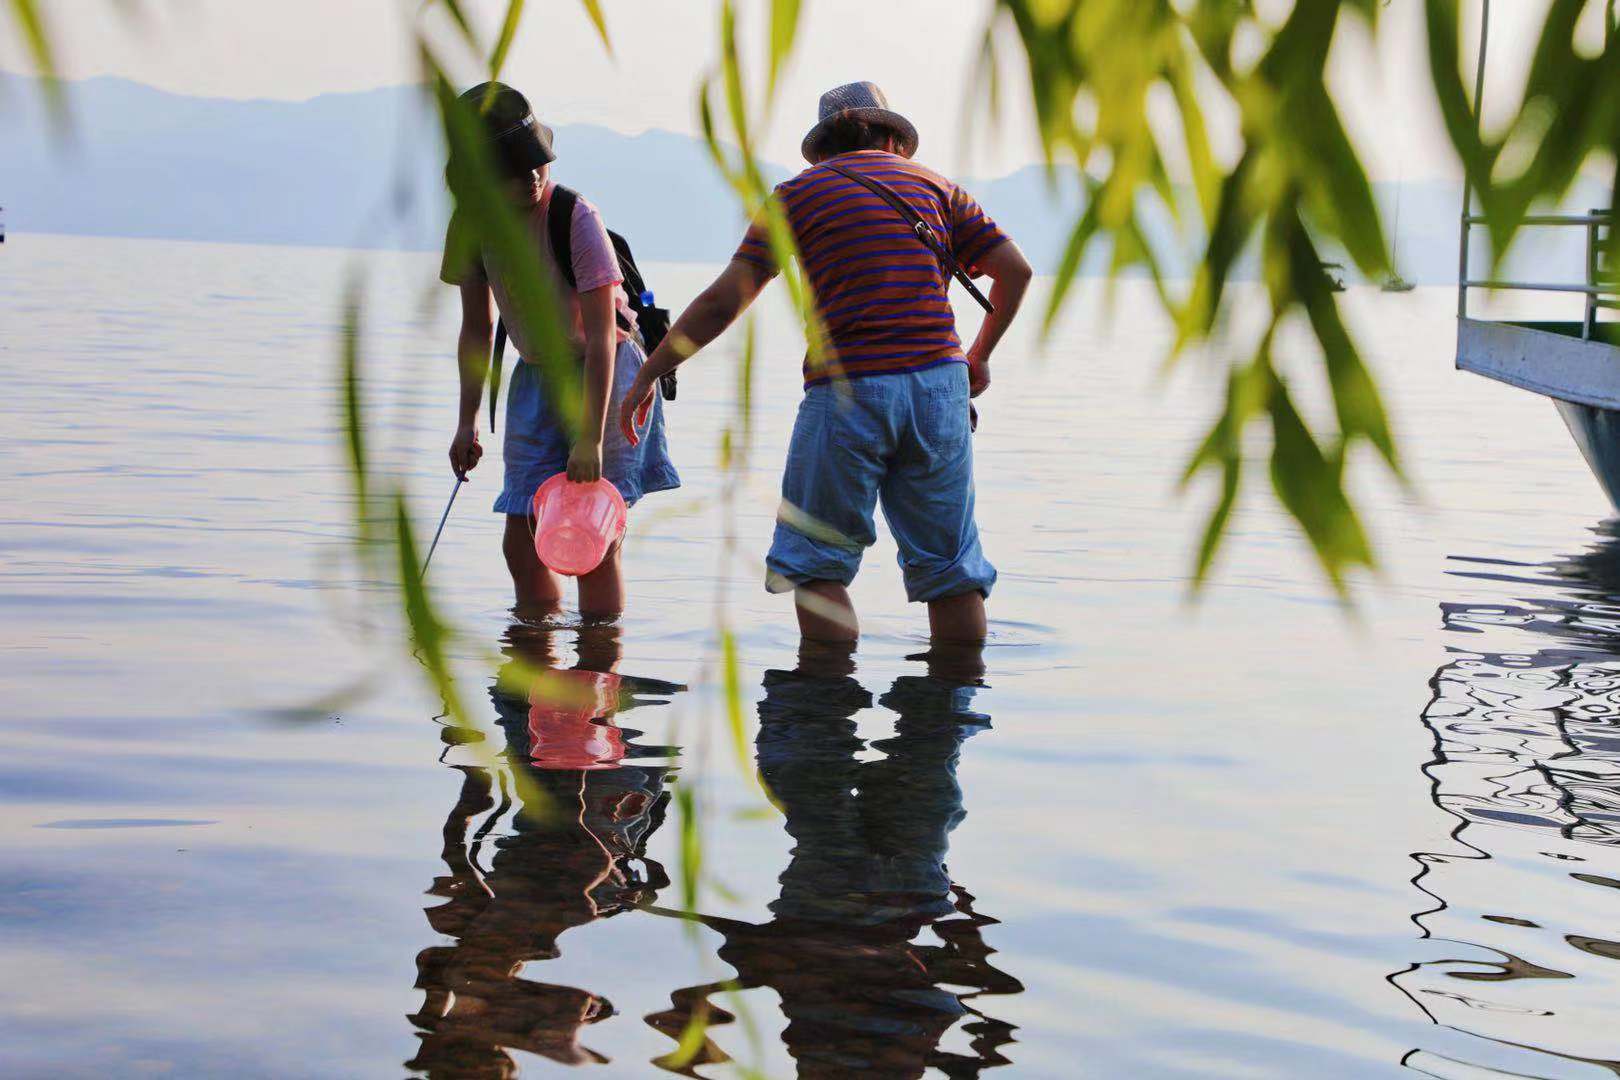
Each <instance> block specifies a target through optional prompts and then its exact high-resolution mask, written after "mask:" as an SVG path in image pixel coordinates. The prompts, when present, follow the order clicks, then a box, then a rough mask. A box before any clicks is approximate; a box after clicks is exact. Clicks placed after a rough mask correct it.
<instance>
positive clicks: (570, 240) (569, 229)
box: [546, 184, 579, 290]
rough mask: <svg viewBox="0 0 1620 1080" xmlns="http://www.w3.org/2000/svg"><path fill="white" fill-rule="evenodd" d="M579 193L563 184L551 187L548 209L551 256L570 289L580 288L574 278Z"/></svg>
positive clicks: (547, 220) (547, 227)
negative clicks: (576, 215) (575, 222)
mask: <svg viewBox="0 0 1620 1080" xmlns="http://www.w3.org/2000/svg"><path fill="white" fill-rule="evenodd" d="M578 205H579V192H577V191H575V190H574V189H573V188H566V187H563V186H562V185H561V184H553V185H551V204H550V206H548V207H547V208H546V232H547V234H548V235H549V236H550V237H551V255H552V258H554V259H555V260H556V261H557V269H558V270H561V271H562V276H563V280H564V281H566V282H568V287H569V288H570V289H576V290H577V289H578V288H579V279H578V278H576V277H575V276H574V208H575V207H576V206H578Z"/></svg>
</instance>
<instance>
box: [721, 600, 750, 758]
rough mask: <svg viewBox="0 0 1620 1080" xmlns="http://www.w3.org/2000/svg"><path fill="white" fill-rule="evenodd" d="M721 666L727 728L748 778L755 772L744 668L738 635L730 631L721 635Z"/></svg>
mask: <svg viewBox="0 0 1620 1080" xmlns="http://www.w3.org/2000/svg"><path fill="white" fill-rule="evenodd" d="M720 664H721V669H722V673H723V674H722V678H723V682H724V685H725V690H726V726H727V728H728V729H729V730H730V732H731V747H732V749H733V750H734V751H735V752H736V754H737V765H738V767H740V768H741V769H742V771H743V775H745V776H746V775H748V774H749V773H751V772H753V762H752V760H751V758H752V754H751V750H752V748H751V747H750V746H749V744H748V729H747V726H746V725H745V724H744V722H743V696H742V668H741V665H740V664H739V663H738V660H737V635H736V634H733V633H732V632H731V631H730V630H726V631H723V632H722V633H721V635H720Z"/></svg>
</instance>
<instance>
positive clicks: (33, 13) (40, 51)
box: [10, 0, 72, 129]
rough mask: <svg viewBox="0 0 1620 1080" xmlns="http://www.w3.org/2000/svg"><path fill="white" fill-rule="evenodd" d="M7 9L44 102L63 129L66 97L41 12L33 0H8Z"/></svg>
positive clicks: (67, 117)
mask: <svg viewBox="0 0 1620 1080" xmlns="http://www.w3.org/2000/svg"><path fill="white" fill-rule="evenodd" d="M10 6H11V16H12V18H13V19H14V20H15V21H16V23H17V27H18V29H19V30H20V31H21V32H22V37H23V41H24V42H25V43H26V45H27V47H28V53H29V55H30V56H31V57H32V58H33V61H34V66H35V67H37V68H38V69H39V74H40V76H41V84H42V85H43V86H44V88H45V97H46V100H47V101H48V102H49V104H50V106H51V111H52V113H53V114H54V116H55V118H56V121H57V123H58V124H59V125H61V126H62V127H63V128H64V129H65V128H66V127H67V125H68V124H70V123H71V119H72V118H71V114H70V113H69V112H68V108H67V96H66V94H64V93H63V91H62V84H61V82H60V81H59V80H58V79H57V77H56V50H55V49H54V48H52V46H51V34H50V30H49V28H48V27H47V26H46V24H45V15H44V11H43V10H42V9H41V7H40V5H39V4H38V3H36V2H35V0H11V3H10Z"/></svg>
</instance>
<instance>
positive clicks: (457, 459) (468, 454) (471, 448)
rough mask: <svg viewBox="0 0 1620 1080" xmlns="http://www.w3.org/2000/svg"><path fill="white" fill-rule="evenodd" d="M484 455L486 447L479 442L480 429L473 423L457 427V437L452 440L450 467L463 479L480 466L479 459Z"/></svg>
mask: <svg viewBox="0 0 1620 1080" xmlns="http://www.w3.org/2000/svg"><path fill="white" fill-rule="evenodd" d="M483 456H484V448H483V447H482V446H480V445H479V443H478V429H477V428H476V427H474V426H472V425H471V424H466V425H463V426H462V427H459V428H457V429H456V437H455V438H454V439H452V440H451V442H450V468H451V469H453V470H454V471H455V474H456V475H457V476H459V477H461V478H462V479H464V480H465V479H466V478H467V474H468V473H470V472H472V471H473V469H475V468H477V467H478V459H479V458H481V457H483Z"/></svg>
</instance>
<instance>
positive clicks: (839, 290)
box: [733, 150, 1007, 386]
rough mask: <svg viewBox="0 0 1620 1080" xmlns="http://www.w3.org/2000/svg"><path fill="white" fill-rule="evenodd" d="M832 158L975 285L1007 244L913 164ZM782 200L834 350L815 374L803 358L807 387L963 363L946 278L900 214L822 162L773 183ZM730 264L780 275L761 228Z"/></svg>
mask: <svg viewBox="0 0 1620 1080" xmlns="http://www.w3.org/2000/svg"><path fill="white" fill-rule="evenodd" d="M829 160H830V161H832V162H834V163H836V164H838V165H841V166H843V167H844V168H846V169H848V170H850V171H851V172H859V173H862V174H864V175H866V176H870V177H871V178H872V179H874V180H878V181H881V182H882V183H884V184H886V185H888V187H890V188H891V189H893V190H894V191H895V192H896V193H897V194H898V195H900V196H901V197H902V198H904V199H905V200H906V201H907V202H908V203H910V204H911V205H912V207H913V208H915V209H916V211H917V213H918V214H920V215H921V216H922V219H923V220H924V221H926V222H928V224H929V225H930V226H931V227H932V228H933V230H934V233H935V235H936V236H938V237H939V239H940V241H941V242H942V243H944V244H946V245H948V246H949V247H950V249H951V251H952V253H953V254H955V256H956V259H957V262H959V263H960V264H961V266H962V269H964V270H966V271H967V272H968V273H969V274H971V275H973V276H974V277H978V276H979V275H980V273H981V271H980V270H979V268H978V264H979V261H980V260H981V259H983V258H984V256H985V255H986V254H988V253H989V252H990V251H991V250H993V249H994V248H996V247H997V246H998V245H1000V244H1002V243H1004V242H1005V241H1006V239H1007V237H1006V235H1005V234H1004V233H1002V231H1001V230H1000V229H998V228H997V227H996V223H995V222H993V221H991V220H990V218H989V217H988V216H986V214H985V212H984V211H983V210H982V209H981V208H980V207H979V204H978V203H977V202H975V201H974V199H973V197H972V196H971V195H969V194H968V193H967V192H965V191H963V190H962V189H961V188H959V187H957V186H956V185H955V184H953V183H951V182H950V181H949V180H946V179H945V178H944V177H942V176H940V175H939V174H938V173H936V172H934V171H932V170H931V169H927V168H924V167H923V166H922V165H919V164H917V163H916V162H914V161H911V160H909V159H907V158H903V157H900V156H898V155H896V154H890V153H886V152H884V151H882V150H857V151H855V152H854V153H849V154H840V155H838V156H837V157H834V158H830V159H829ZM776 194H777V197H778V198H779V199H780V200H781V203H782V206H783V208H784V210H785V211H786V213H787V218H788V222H789V223H790V224H791V225H792V227H793V235H794V238H795V239H796V240H797V241H798V245H799V258H800V259H801V260H802V262H803V266H804V271H805V274H806V275H807V276H808V277H809V279H810V285H811V287H812V289H813V290H814V292H815V298H816V307H817V309H818V310H819V311H820V313H821V319H822V322H823V324H824V325H825V326H826V328H827V336H828V339H829V341H830V344H831V346H832V350H831V351H832V356H830V357H829V358H828V359H829V363H828V364H827V366H824V367H821V368H817V369H815V370H812V369H811V367H810V362H809V359H808V358H806V361H805V372H804V378H805V385H806V386H813V385H815V384H816V383H818V382H826V381H827V380H829V379H832V378H837V377H840V376H842V377H845V378H851V379H853V378H859V377H861V376H865V375H887V374H891V373H893V372H897V371H916V370H918V369H919V368H925V367H932V366H934V365H935V364H944V363H951V362H953V361H954V362H964V361H965V359H966V358H965V357H964V356H963V355H962V342H961V340H960V339H959V338H958V337H957V335H956V316H955V314H954V313H953V312H952V311H951V303H950V298H949V286H950V279H949V277H948V276H947V274H946V272H945V269H944V267H942V266H941V265H940V262H939V259H938V257H937V256H936V255H935V254H934V253H933V251H932V250H931V249H930V248H929V247H928V246H927V245H925V244H924V243H923V242H922V241H921V240H920V239H919V238H918V237H917V234H916V233H914V232H913V231H912V229H911V226H910V225H909V224H908V223H907V222H906V220H905V218H903V217H901V216H900V213H899V211H897V210H896V209H895V208H894V207H892V206H890V205H889V204H888V203H887V202H885V201H884V200H883V199H882V198H880V197H879V196H878V195H877V194H876V193H875V192H872V191H870V190H868V189H867V188H866V187H864V186H862V185H861V184H858V183H856V182H855V181H853V180H850V179H849V178H847V177H844V176H841V175H839V174H838V173H836V172H834V171H833V170H831V169H829V168H826V167H825V164H821V165H812V166H811V167H810V168H808V169H806V170H805V171H804V172H802V173H800V174H799V175H798V176H795V177H794V178H793V179H791V180H787V181H784V182H783V183H781V184H779V185H777V188H776ZM733 257H734V258H737V259H741V260H742V261H744V262H747V263H751V264H753V265H754V266H755V267H756V268H758V270H759V271H760V272H762V273H763V274H765V275H767V276H771V275H774V274H775V273H776V272H777V267H776V263H775V260H774V259H773V258H772V256H771V250H770V245H769V242H768V241H767V240H766V233H765V227H764V224H763V223H762V222H755V224H754V226H753V227H752V228H750V229H749V230H748V235H747V236H745V237H744V238H743V242H742V245H741V246H740V247H739V248H738V249H737V254H736V255H735V256H733Z"/></svg>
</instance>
